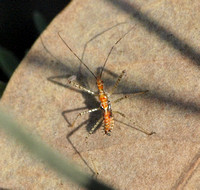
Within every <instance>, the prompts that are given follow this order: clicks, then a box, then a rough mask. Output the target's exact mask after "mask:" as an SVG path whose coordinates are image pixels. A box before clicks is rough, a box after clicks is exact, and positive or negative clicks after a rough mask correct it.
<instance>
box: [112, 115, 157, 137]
mask: <svg viewBox="0 0 200 190" xmlns="http://www.w3.org/2000/svg"><path fill="white" fill-rule="evenodd" d="M113 113H117V114H119V115H121V116H122V117H124V118H126V119H127V120H129V121H130V122H132V123H133V124H134V125H136V123H135V122H133V121H132V120H130V119H129V118H127V117H126V116H125V114H123V113H121V112H119V111H113ZM136 126H137V127H134V128H135V129H137V130H139V131H141V132H142V133H145V134H146V135H153V134H155V132H153V131H152V132H148V131H146V130H145V129H143V128H142V127H141V126H139V125H136Z"/></svg>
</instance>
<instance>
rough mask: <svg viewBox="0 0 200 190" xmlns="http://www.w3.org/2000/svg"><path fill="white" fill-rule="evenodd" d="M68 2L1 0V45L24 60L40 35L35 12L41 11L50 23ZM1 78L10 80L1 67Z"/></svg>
mask: <svg viewBox="0 0 200 190" xmlns="http://www.w3.org/2000/svg"><path fill="white" fill-rule="evenodd" d="M68 3H69V0H67V1H66V0H43V1H39V0H34V1H12V0H6V1H0V46H2V47H4V48H6V49H8V50H10V51H11V52H13V53H14V54H15V55H16V57H17V58H18V59H19V60H22V58H23V57H24V56H25V54H26V52H27V51H28V50H29V48H30V47H31V45H32V44H33V43H34V41H35V40H36V38H37V37H38V35H39V33H38V31H37V29H36V26H35V24H34V21H33V15H34V12H35V11H38V12H39V13H41V15H43V17H44V18H45V19H46V21H47V23H49V22H50V21H51V20H52V19H53V18H54V17H55V16H56V15H57V14H58V13H59V12H60V11H61V10H62V9H63V8H64V7H65V6H67V4H68ZM0 80H2V81H8V76H6V75H5V73H4V72H3V71H2V70H1V69H0Z"/></svg>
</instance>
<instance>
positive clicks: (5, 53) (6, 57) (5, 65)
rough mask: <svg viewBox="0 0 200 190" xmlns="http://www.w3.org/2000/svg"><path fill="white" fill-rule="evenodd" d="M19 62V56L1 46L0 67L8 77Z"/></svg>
mask: <svg viewBox="0 0 200 190" xmlns="http://www.w3.org/2000/svg"><path fill="white" fill-rule="evenodd" d="M18 64H19V60H18V59H17V57H16V56H15V55H14V54H13V53H12V52H11V51H9V50H7V49H5V48H3V47H1V46H0V67H1V69H2V70H3V72H4V73H5V74H6V75H7V76H8V77H11V75H12V74H13V72H14V70H15V69H16V67H17V66H18Z"/></svg>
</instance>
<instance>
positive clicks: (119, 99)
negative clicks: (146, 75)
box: [113, 90, 148, 103]
mask: <svg viewBox="0 0 200 190" xmlns="http://www.w3.org/2000/svg"><path fill="white" fill-rule="evenodd" d="M147 92H148V90H146V91H143V92H136V93H133V94H132V95H142V94H145V93H147ZM129 97H130V96H128V95H125V96H122V97H121V98H118V99H117V100H115V101H114V102H113V103H118V102H121V101H122V100H124V99H126V98H129Z"/></svg>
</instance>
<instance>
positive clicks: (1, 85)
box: [0, 81, 6, 98]
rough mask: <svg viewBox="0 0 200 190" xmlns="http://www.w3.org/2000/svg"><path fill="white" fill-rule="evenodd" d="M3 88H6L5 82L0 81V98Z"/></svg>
mask: <svg viewBox="0 0 200 190" xmlns="http://www.w3.org/2000/svg"><path fill="white" fill-rule="evenodd" d="M5 88H6V83H5V82H2V81H0V98H1V96H2V95H3V92H4V90H5Z"/></svg>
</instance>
